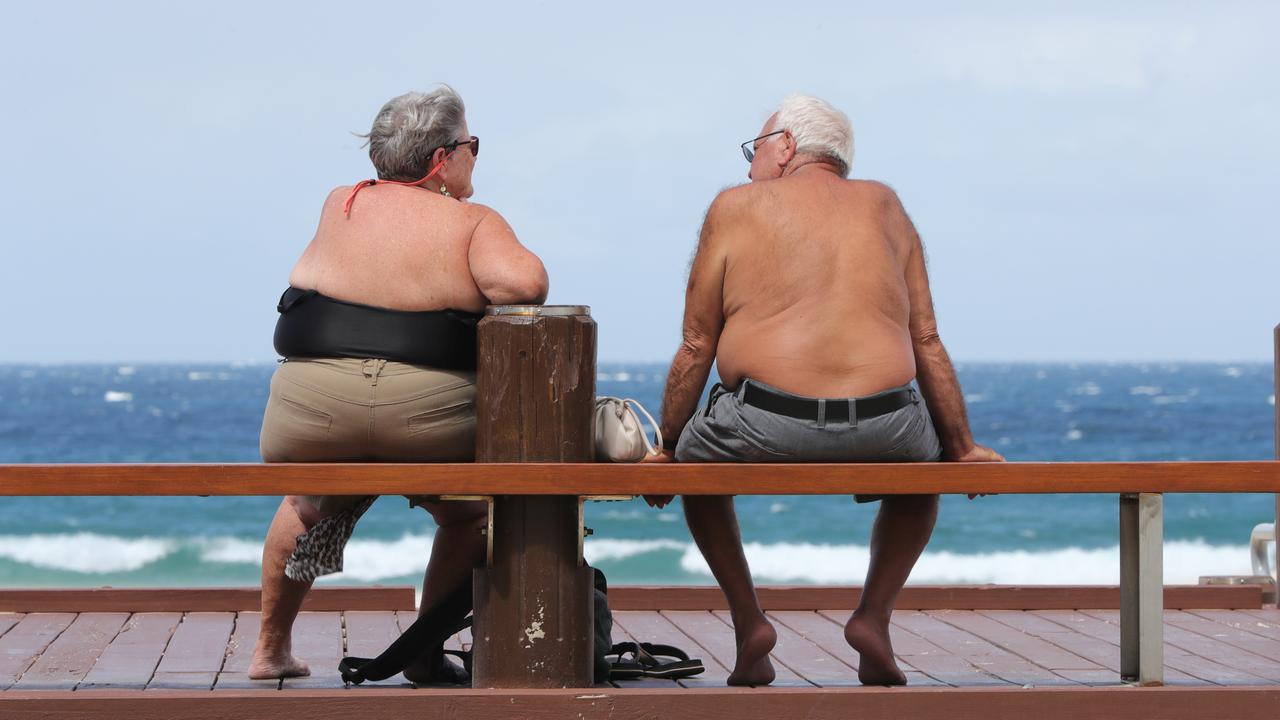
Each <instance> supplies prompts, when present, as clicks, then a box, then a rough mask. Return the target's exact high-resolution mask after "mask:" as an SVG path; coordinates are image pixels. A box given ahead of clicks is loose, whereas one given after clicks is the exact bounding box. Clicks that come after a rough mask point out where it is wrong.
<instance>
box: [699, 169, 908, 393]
mask: <svg viewBox="0 0 1280 720" xmlns="http://www.w3.org/2000/svg"><path fill="white" fill-rule="evenodd" d="M829 167H830V166H827V165H811V166H808V167H806V168H802V169H801V170H799V171H797V172H796V173H795V174H794V175H790V176H788V177H786V178H780V179H777V180H770V181H763V182H756V183H752V184H750V185H744V186H742V187H739V188H735V189H733V190H731V191H729V192H728V193H726V194H725V196H723V198H722V202H723V203H724V204H725V205H726V209H731V208H732V209H736V211H731V212H724V213H717V214H716V215H715V217H714V221H715V222H716V223H717V228H716V231H715V232H716V240H715V247H714V248H708V249H709V250H711V251H712V252H715V253H716V257H717V258H722V259H723V260H722V261H723V263H724V279H723V288H724V289H723V301H722V312H723V314H724V328H723V330H722V331H721V333H720V342H719V345H718V347H717V351H716V364H717V367H718V369H719V372H720V378H721V380H722V382H724V383H725V384H726V385H727V386H729V387H737V385H738V384H739V383H740V382H741V381H742V378H744V377H750V378H754V379H756V380H759V381H761V382H764V383H766V384H768V385H772V386H774V387H777V388H781V389H783V390H787V391H789V392H793V393H796V394H798V395H806V396H809V397H827V398H839V397H855V396H859V395H870V394H872V393H875V392H878V391H880V390H885V389H888V388H892V387H897V386H899V385H903V384H905V383H907V382H909V381H910V380H911V379H912V378H914V377H915V374H916V366H915V358H914V355H913V353H912V348H911V336H910V331H909V328H908V323H909V320H910V304H909V301H908V289H907V284H908V279H907V273H906V267H907V265H908V264H909V263H914V262H921V259H920V257H919V254H918V253H915V252H914V250H915V243H914V237H911V236H910V235H909V233H907V232H905V228H906V225H907V224H906V223H905V222H904V221H903V218H900V217H898V215H899V214H900V213H901V210H900V209H899V208H898V206H897V202H896V198H893V197H892V191H890V190H888V189H887V188H886V187H885V186H883V185H881V184H879V183H874V182H863V181H850V180H844V179H842V178H840V177H839V176H838V175H836V174H835V173H834V172H832V171H831V170H829V169H827V168H829ZM709 219H711V218H709Z"/></svg>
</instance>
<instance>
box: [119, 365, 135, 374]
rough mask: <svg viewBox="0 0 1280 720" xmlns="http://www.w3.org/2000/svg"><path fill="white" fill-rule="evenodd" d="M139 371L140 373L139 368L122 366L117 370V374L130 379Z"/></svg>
mask: <svg viewBox="0 0 1280 720" xmlns="http://www.w3.org/2000/svg"><path fill="white" fill-rule="evenodd" d="M137 371H138V368H136V367H134V366H132V365H121V366H120V367H118V368H116V374H117V375H120V376H122V377H128V376H130V375H132V374H134V373H136V372H137Z"/></svg>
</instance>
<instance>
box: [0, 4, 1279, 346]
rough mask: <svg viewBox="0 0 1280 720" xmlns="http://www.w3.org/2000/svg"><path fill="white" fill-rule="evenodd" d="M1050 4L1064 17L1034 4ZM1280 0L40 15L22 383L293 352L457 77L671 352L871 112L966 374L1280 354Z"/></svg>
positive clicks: (10, 285) (524, 236)
mask: <svg viewBox="0 0 1280 720" xmlns="http://www.w3.org/2000/svg"><path fill="white" fill-rule="evenodd" d="M1032 6H1034V7H1032ZM1278 25H1280V4H1276V3H1264V2H1259V3H1243V2H1242V3H1236V2H1214V3H1174V2H1151V3H1145V2H1126V3H1114V2H1105V3H1089V2H1073V3H1061V4H1058V3H1034V4H1033V3H1023V2H1005V3H982V2H970V3H942V2H939V3H911V2H903V3H892V4H890V3H862V2H830V3H807V2H787V3H777V2H771V3H745V2H722V3H712V2H705V3H688V2H686V3H663V2H646V3H626V4H623V3H601V2H589V3H556V2H534V1H530V2H519V3H516V2H511V3H486V2H468V3H453V4H448V5H446V4H442V3H424V2H409V3H403V2H395V1H393V0H384V1H381V2H377V3H350V2H348V3H330V2H307V3H258V2H255V3H244V2H228V1H223V0H219V1H218V2H203V3H167V2H166V3H138V2H112V3H83V4H81V3H66V2H41V3H19V4H12V5H10V6H8V7H6V10H5V22H4V23H3V26H0V98H2V102H3V108H4V110H3V113H0V137H3V138H4V140H3V142H2V143H0V158H2V160H0V166H2V167H3V169H4V172H3V173H0V199H2V201H3V203H4V205H5V213H4V219H3V221H0V307H3V311H2V312H0V362H91V361H94V362H96V361H104V362H116V361H120V362H147V361H187V362H190V361H268V360H270V359H272V358H274V357H275V355H274V351H273V350H272V347H271V334H272V329H273V327H274V323H275V320H276V313H275V303H276V300H277V299H278V297H279V295H280V293H281V291H283V290H284V288H285V286H286V282H287V277H288V273H289V270H290V269H291V267H292V265H293V263H294V262H295V261H296V259H297V257H298V256H299V255H300V253H301V252H302V250H303V248H305V246H306V244H307V242H308V241H309V240H310V239H311V236H312V234H313V233H314V230H315V226H316V221H317V219H318V216H319V209H320V206H321V203H322V201H323V200H324V198H325V196H326V195H327V193H328V191H329V190H330V189H331V188H333V187H335V186H338V185H344V184H350V183H353V182H355V181H357V180H360V179H363V178H366V177H370V176H372V173H373V171H372V168H371V166H370V164H369V161H368V156H367V154H366V151H365V150H364V149H362V148H361V142H362V141H361V140H360V139H358V138H356V137H355V135H354V133H359V132H365V131H367V130H368V127H369V125H370V123H371V122H372V119H373V117H374V115H375V113H376V112H377V110H378V108H379V107H380V106H381V105H382V104H383V103H384V102H385V101H386V100H388V99H389V98H391V97H393V96H395V95H399V94H401V93H403V92H406V91H408V90H427V89H430V88H431V87H432V86H433V85H434V84H435V83H437V82H448V83H450V84H451V85H453V86H454V87H455V88H456V89H457V90H458V91H459V93H460V94H461V95H462V97H463V98H464V100H465V102H466V104H467V116H468V122H469V125H470V128H471V131H472V132H473V133H475V134H476V135H479V136H480V137H482V138H483V143H482V144H483V149H484V152H483V153H482V154H481V156H480V158H479V159H478V160H479V161H478V163H477V167H476V173H475V178H474V180H475V187H476V195H475V197H474V198H473V199H474V200H475V201H477V202H483V203H484V204H486V205H489V206H491V207H493V208H495V209H496V210H498V211H499V212H500V213H502V214H503V215H504V216H505V217H506V218H507V220H508V221H509V222H510V223H511V225H512V226H513V227H514V229H515V231H516V233H517V235H518V236H519V237H520V239H521V241H522V242H523V243H524V244H525V245H526V246H528V247H529V248H530V249H532V250H533V251H534V252H536V253H538V254H539V255H540V256H541V257H542V258H543V260H544V262H545V263H546V265H547V268H548V272H549V274H550V277H551V296H550V298H549V302H551V303H557V304H585V305H589V306H591V308H592V313H593V315H594V317H595V318H596V321H597V322H598V323H599V348H600V350H599V357H600V360H601V361H602V362H608V361H626V362H639V361H667V360H669V359H670V357H671V355H672V353H673V352H674V350H675V348H676V344H677V341H678V338H679V334H680V316H681V310H682V306H683V293H684V284H685V280H686V272H687V266H688V261H689V257H690V254H691V252H692V250H693V248H694V246H695V244H696V239H697V232H698V228H699V224H700V222H701V219H702V216H703V213H704V212H705V210H706V207H707V205H708V203H710V201H711V199H712V198H713V197H714V196H715V194H716V193H717V192H718V191H719V190H721V189H723V188H725V187H727V186H730V185H734V184H737V183H741V182H745V181H746V172H747V163H746V162H745V161H744V160H743V158H742V156H741V153H740V151H739V149H738V145H739V144H740V143H741V142H743V141H745V140H749V139H751V138H752V137H755V135H756V134H757V131H758V129H759V128H760V126H761V125H762V124H763V122H764V120H765V119H766V118H767V117H768V116H769V114H770V113H771V112H772V111H773V109H774V108H775V107H776V106H777V104H778V103H779V102H780V101H781V100H782V99H783V98H784V97H785V96H787V95H788V94H790V93H793V92H805V93H810V94H814V95H817V96H819V97H822V98H824V99H826V100H828V101H830V102H831V103H833V104H834V105H836V106H837V107H839V108H841V109H842V110H844V111H845V112H846V113H847V114H848V115H849V117H850V118H851V120H852V123H853V127H854V134H855V156H854V162H853V168H852V176H853V177H857V178H873V179H876V180H880V181H883V182H886V183H888V184H890V185H891V186H893V187H894V188H895V189H896V190H897V191H898V193H899V195H900V196H901V198H902V200H903V202H904V204H905V206H906V208H907V210H908V212H909V213H910V214H911V215H912V218H913V219H914V221H915V223H916V225H917V227H918V228H919V230H920V233H921V236H922V237H923V239H924V242H925V246H926V248H927V252H928V256H929V261H930V273H931V277H932V282H933V292H934V300H935V304H936V307H937V312H938V317H939V323H940V329H941V335H942V338H943V340H944V341H945V342H946V344H947V347H948V348H949V350H950V351H951V354H952V356H953V357H954V358H956V359H958V360H961V361H984V360H996V361H1131V360H1222V361H1239V360H1266V359H1269V358H1270V357H1271V353H1272V348H1273V346H1272V328H1273V327H1274V326H1275V325H1276V324H1277V323H1280V238H1278V237H1277V236H1276V233H1275V230H1274V226H1275V217H1274V216H1275V206H1276V196H1277V190H1280V140H1278V139H1277V137H1278V136H1277V132H1276V128H1277V127H1280V122H1277V119H1278V118H1277V116H1278V114H1280V83H1278V82H1277V80H1276V78H1277V76H1280V56H1278V55H1277V53H1276V52H1275V49H1274V40H1273V34H1274V29H1275V27H1277V26H1278Z"/></svg>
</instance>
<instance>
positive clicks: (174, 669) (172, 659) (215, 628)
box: [147, 612, 236, 690]
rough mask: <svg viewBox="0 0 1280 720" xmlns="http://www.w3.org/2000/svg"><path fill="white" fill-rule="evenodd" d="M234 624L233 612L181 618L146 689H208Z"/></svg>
mask: <svg viewBox="0 0 1280 720" xmlns="http://www.w3.org/2000/svg"><path fill="white" fill-rule="evenodd" d="M235 620H236V614H235V613H233V612H192V613H186V614H184V615H183V616H182V622H181V623H180V624H179V625H178V629H176V630H174V631H173V637H172V638H171V639H170V640H169V646H168V647H167V648H165V651H164V657H162V658H161V659H160V664H159V665H158V666H157V667H156V672H155V675H154V676H152V678H151V682H149V683H147V689H148V690H177V689H199V688H203V689H205V690H209V689H212V688H213V684H214V682H215V681H216V680H217V677H218V673H219V672H220V671H221V670H222V664H223V661H224V660H225V659H226V653H227V644H228V643H229V642H230V640H231V630H232V627H233V626H234V625H235Z"/></svg>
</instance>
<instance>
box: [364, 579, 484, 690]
mask: <svg viewBox="0 0 1280 720" xmlns="http://www.w3.org/2000/svg"><path fill="white" fill-rule="evenodd" d="M470 612H471V583H469V582H464V583H463V584H462V587H460V588H458V589H457V590H455V591H453V594H451V595H449V596H448V597H446V598H445V599H444V600H443V601H441V602H440V603H439V604H437V605H436V606H435V607H433V608H431V609H430V610H428V611H427V612H426V613H424V614H423V615H422V616H420V617H419V618H418V619H417V620H414V621H413V624H412V625H410V626H409V628H408V629H407V630H405V631H404V633H403V634H401V635H400V637H398V638H396V641H395V642H393V643H391V646H390V647H388V648H387V649H386V650H384V651H383V652H382V654H381V655H379V656H378V657H376V658H359V657H344V658H342V661H341V662H339V663H338V671H339V672H340V673H342V680H343V682H348V683H354V684H356V685H359V684H360V683H362V682H364V681H365V680H386V679H387V678H389V677H391V676H392V675H395V674H396V673H398V672H400V671H401V670H404V669H405V668H407V667H409V666H410V665H412V664H413V663H414V662H415V661H417V660H418V659H419V658H422V657H424V656H425V655H427V654H428V653H434V652H441V651H442V650H441V648H442V647H443V645H444V642H445V641H446V640H448V639H449V638H451V637H453V635H454V634H455V633H457V632H458V631H459V630H462V629H463V628H467V627H470V626H471V618H469V617H467V614H468V613H470ZM464 662H465V660H464ZM468 664H469V663H468Z"/></svg>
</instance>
